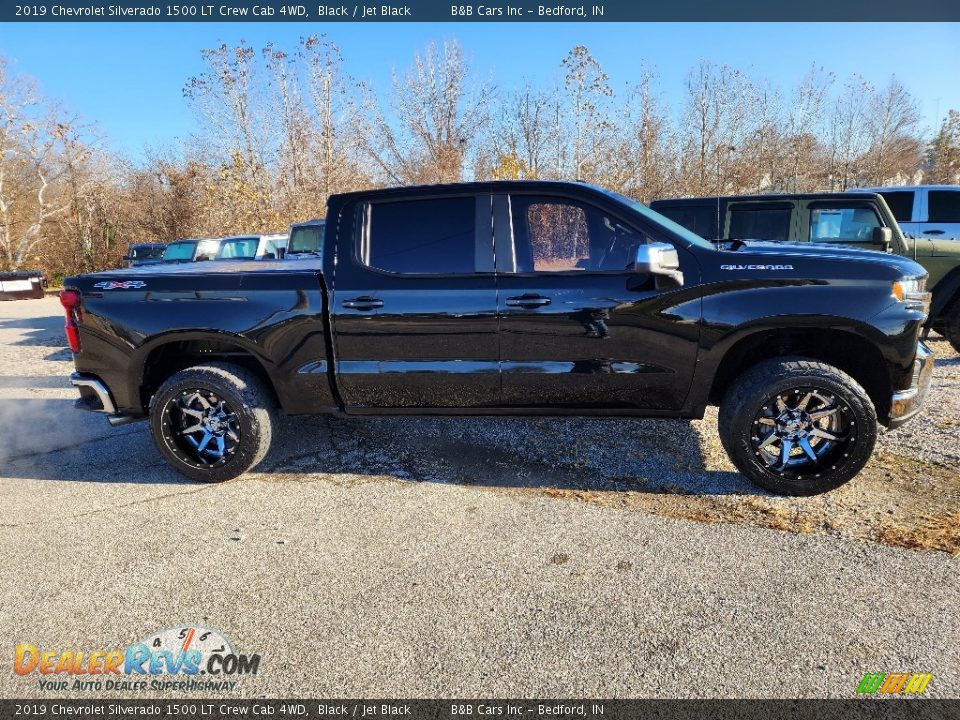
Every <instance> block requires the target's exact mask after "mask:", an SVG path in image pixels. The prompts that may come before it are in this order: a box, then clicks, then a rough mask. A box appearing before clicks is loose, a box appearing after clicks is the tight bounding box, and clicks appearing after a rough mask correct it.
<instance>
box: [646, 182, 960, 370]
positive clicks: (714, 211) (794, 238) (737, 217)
mask: <svg viewBox="0 0 960 720" xmlns="http://www.w3.org/2000/svg"><path fill="white" fill-rule="evenodd" d="M650 208H651V209H652V210H656V211H657V212H658V213H661V214H662V215H666V216H667V217H668V218H670V219H671V220H674V221H675V222H678V223H680V224H681V225H683V226H684V227H686V228H687V229H688V230H692V231H693V232H695V233H697V234H698V235H700V236H701V237H704V238H706V239H707V240H724V241H731V240H768V241H772V242H816V243H837V244H842V245H848V246H852V247H858V248H863V249H868V250H880V251H887V252H893V253H896V254H897V255H902V256H903V257H908V258H910V259H911V260H916V261H917V262H918V263H920V264H921V265H922V266H923V267H924V268H926V270H927V272H928V273H930V279H929V280H928V282H927V288H928V289H929V290H932V291H933V302H932V305H931V308H930V319H929V320H928V329H931V330H936V331H937V332H939V333H941V334H942V335H944V336H945V337H946V338H947V340H949V341H950V344H951V345H953V347H954V348H955V349H956V350H957V352H960V242H958V241H956V240H935V239H932V238H912V237H911V238H908V237H906V236H905V235H904V234H903V232H902V231H901V230H900V227H899V225H897V221H896V219H895V218H894V216H893V213H892V212H891V211H890V208H889V207H888V206H887V203H886V202H885V201H884V199H883V197H881V196H880V195H878V194H876V193H865V192H858V193H855V194H854V193H798V194H783V195H739V196H737V195H729V196H725V197H701V198H678V199H673V200H654V201H653V202H651V203H650Z"/></svg>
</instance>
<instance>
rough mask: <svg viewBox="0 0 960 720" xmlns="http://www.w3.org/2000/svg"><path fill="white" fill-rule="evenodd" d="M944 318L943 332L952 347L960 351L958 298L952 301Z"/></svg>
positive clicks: (959, 307) (959, 304)
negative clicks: (951, 305)
mask: <svg viewBox="0 0 960 720" xmlns="http://www.w3.org/2000/svg"><path fill="white" fill-rule="evenodd" d="M944 320H945V322H944V324H943V334H944V336H946V338H947V340H948V341H949V342H950V344H951V345H953V349H954V350H956V351H957V352H958V353H960V299H958V300H956V301H954V303H953V307H952V308H950V310H949V311H948V312H947V316H946V318H945V319H944Z"/></svg>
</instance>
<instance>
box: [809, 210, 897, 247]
mask: <svg viewBox="0 0 960 720" xmlns="http://www.w3.org/2000/svg"><path fill="white" fill-rule="evenodd" d="M876 227H881V225H880V219H879V218H878V217H877V214H876V213H875V212H874V211H873V210H872V209H871V208H856V207H831V208H816V209H812V210H810V239H811V240H812V241H813V242H870V241H871V240H872V239H873V229H874V228H876Z"/></svg>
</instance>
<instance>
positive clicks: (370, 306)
mask: <svg viewBox="0 0 960 720" xmlns="http://www.w3.org/2000/svg"><path fill="white" fill-rule="evenodd" d="M343 306H344V307H345V308H351V309H353V310H376V309H377V308H382V307H383V300H377V299H376V298H371V297H358V298H353V299H352V300H344V301H343Z"/></svg>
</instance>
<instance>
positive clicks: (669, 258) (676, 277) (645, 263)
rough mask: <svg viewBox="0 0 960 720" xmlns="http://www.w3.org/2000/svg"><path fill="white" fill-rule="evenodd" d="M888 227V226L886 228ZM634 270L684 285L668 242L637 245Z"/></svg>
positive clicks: (672, 248) (673, 249)
mask: <svg viewBox="0 0 960 720" xmlns="http://www.w3.org/2000/svg"><path fill="white" fill-rule="evenodd" d="M884 229H886V228H884ZM633 269H634V272H636V273H638V274H641V275H659V276H663V277H668V278H670V279H671V280H672V281H673V282H675V283H676V284H677V286H678V287H679V286H681V285H683V273H682V272H680V256H679V255H678V254H677V249H676V248H675V247H674V246H673V245H670V244H668V243H650V244H649V245H640V246H638V247H637V254H636V257H635V259H634V266H633Z"/></svg>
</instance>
